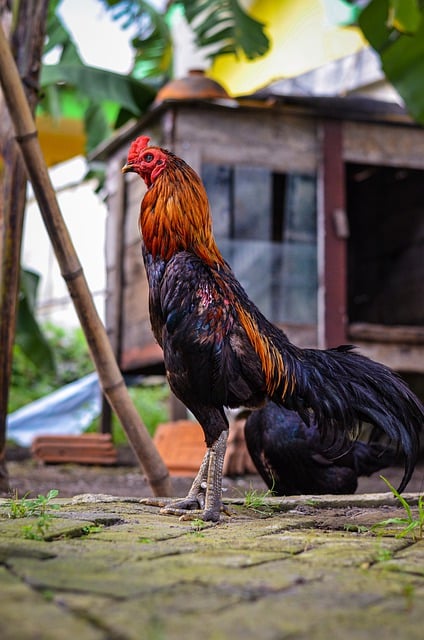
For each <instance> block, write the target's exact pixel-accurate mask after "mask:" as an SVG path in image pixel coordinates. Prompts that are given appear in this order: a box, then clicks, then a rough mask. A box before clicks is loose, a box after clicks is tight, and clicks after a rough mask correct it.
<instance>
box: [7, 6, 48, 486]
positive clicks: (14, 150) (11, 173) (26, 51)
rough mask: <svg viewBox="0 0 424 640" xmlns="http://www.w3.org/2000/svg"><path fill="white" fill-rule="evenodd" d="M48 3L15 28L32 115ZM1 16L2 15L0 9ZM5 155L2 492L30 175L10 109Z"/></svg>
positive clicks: (24, 14)
mask: <svg viewBox="0 0 424 640" xmlns="http://www.w3.org/2000/svg"><path fill="white" fill-rule="evenodd" d="M47 5H48V0H28V1H27V2H24V3H20V4H19V10H18V16H17V21H16V26H15V28H14V31H13V34H12V41H13V48H14V53H15V58H16V60H17V66H18V68H19V73H20V75H21V76H22V78H24V79H25V81H26V87H25V93H26V96H27V100H28V104H29V108H30V110H31V112H32V113H34V111H35V107H36V104H37V101H38V100H37V98H38V96H37V91H36V88H37V86H38V74H39V70H40V66H41V62H40V60H41V54H42V50H43V46H44V31H45V24H46V16H47ZM0 14H1V15H0V17H3V13H2V11H1V10H0ZM0 114H1V115H0V117H1V122H0V155H1V156H2V157H3V161H4V170H3V172H2V177H1V178H0V192H1V194H2V196H3V198H1V196H0V200H2V203H0V208H1V207H3V210H2V212H1V211H0V219H1V217H2V213H3V216H4V219H3V229H1V226H2V225H1V224H0V234H1V238H0V353H1V358H0V490H1V491H7V490H8V488H9V478H8V472H7V466H6V417H7V408H8V403H9V387H10V378H11V374H12V354H13V343H14V339H15V327H16V313H17V307H18V304H17V301H18V292H19V279H20V278H19V276H20V267H21V244H22V230H23V225H24V213H25V204H26V186H27V173H26V169H25V165H24V164H23V162H22V159H21V154H20V151H19V147H18V145H17V144H16V142H15V140H14V137H13V126H12V123H11V119H10V117H9V114H8V112H7V109H6V104H4V105H3V102H2V105H1V108H0Z"/></svg>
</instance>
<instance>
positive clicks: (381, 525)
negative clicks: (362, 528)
mask: <svg viewBox="0 0 424 640" xmlns="http://www.w3.org/2000/svg"><path fill="white" fill-rule="evenodd" d="M380 478H381V479H382V480H383V481H384V482H385V483H386V485H387V486H388V487H389V489H390V491H391V492H392V493H393V495H394V496H395V498H397V499H398V500H399V502H400V503H401V505H402V507H403V508H404V510H405V512H406V516H405V517H404V518H388V519H387V520H382V521H381V522H377V523H376V524H375V525H374V526H373V527H372V530H375V531H380V530H381V529H387V527H389V526H392V525H395V526H401V527H402V529H401V531H400V532H399V533H397V534H396V536H395V537H396V538H404V537H405V536H407V535H409V534H412V538H413V539H414V540H421V539H422V537H423V531H424V496H420V497H419V499H418V514H417V517H415V516H414V513H413V511H412V508H411V506H410V505H409V503H408V501H407V500H405V498H404V497H403V496H401V495H400V493H399V492H398V491H397V490H396V489H395V488H394V487H393V486H392V485H391V484H390V482H389V481H388V480H387V479H386V478H384V476H380Z"/></svg>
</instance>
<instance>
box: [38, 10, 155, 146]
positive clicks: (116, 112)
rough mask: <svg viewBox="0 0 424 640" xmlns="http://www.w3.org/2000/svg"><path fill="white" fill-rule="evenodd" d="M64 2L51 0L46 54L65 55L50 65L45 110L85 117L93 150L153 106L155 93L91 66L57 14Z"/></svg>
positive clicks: (45, 71)
mask: <svg viewBox="0 0 424 640" xmlns="http://www.w3.org/2000/svg"><path fill="white" fill-rule="evenodd" d="M59 4H60V0H51V2H50V3H49V12H48V18H47V41H46V45H45V48H44V53H45V54H46V53H49V52H50V51H52V50H53V49H54V50H55V51H56V52H58V53H59V60H58V62H57V63H56V64H49V65H46V64H44V65H43V67H42V70H41V77H40V84H41V88H42V92H41V100H40V104H39V112H41V113H48V114H50V115H51V116H53V117H54V118H59V117H60V116H67V117H74V118H76V119H83V120H84V125H85V130H86V134H87V149H86V151H87V153H89V152H90V151H92V150H93V149H94V148H95V147H96V146H97V145H98V144H99V143H100V142H102V141H103V140H105V139H106V138H108V137H109V136H110V135H111V133H112V131H113V130H114V128H115V127H116V126H120V125H122V124H124V123H125V122H126V121H127V120H129V119H130V118H134V117H136V118H139V117H140V116H141V115H142V114H143V113H144V112H145V110H146V109H147V107H148V106H149V105H150V103H151V102H152V100H153V99H154V96H155V93H156V92H155V91H154V90H153V89H152V88H151V87H149V86H148V85H147V84H143V83H142V82H140V81H139V80H137V79H136V78H134V77H132V76H127V75H121V74H119V73H114V72H112V71H107V70H105V69H99V68H97V67H90V66H88V65H85V64H84V62H83V60H82V59H81V57H80V55H79V52H78V47H77V44H76V43H75V42H74V40H73V38H72V36H71V34H70V33H69V32H68V31H67V29H66V28H65V26H64V24H63V23H62V22H61V20H60V17H59V15H58V13H57V7H58V6H59Z"/></svg>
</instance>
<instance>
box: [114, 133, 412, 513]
mask: <svg viewBox="0 0 424 640" xmlns="http://www.w3.org/2000/svg"><path fill="white" fill-rule="evenodd" d="M122 171H123V172H124V173H126V172H135V173H137V174H138V175H139V176H140V177H141V178H142V179H143V180H144V182H145V184H146V186H147V191H146V193H145V195H144V197H143V200H142V202H141V209H140V218H139V227H140V232H141V236H142V250H143V260H144V265H145V268H146V273H147V278H148V283H149V310H150V320H151V326H152V330H153V333H154V336H155V338H156V340H157V341H158V343H159V344H160V345H161V347H162V349H163V354H164V363H165V368H166V373H167V379H168V382H169V385H170V387H171V389H172V391H173V393H174V394H175V395H176V396H177V397H178V398H179V399H180V400H181V401H182V402H183V403H184V404H185V405H186V407H187V408H188V409H190V411H191V412H192V413H193V414H194V416H195V417H196V418H197V420H198V421H199V423H200V425H201V427H202V429H203V432H204V436H205V442H206V453H205V456H204V458H203V461H202V463H201V465H200V469H199V472H198V474H197V475H196V477H195V479H194V481H193V484H192V486H191V488H190V491H189V492H188V495H187V496H186V497H185V498H183V499H180V500H176V501H173V502H172V503H171V504H167V505H166V506H165V507H164V508H163V511H164V512H166V513H172V514H178V515H182V516H187V514H188V512H189V511H192V510H194V513H193V514H192V515H193V516H195V517H201V518H202V519H203V520H205V521H212V522H217V521H219V519H220V512H221V507H222V495H221V494H222V467H223V462H224V455H225V450H226V443H227V435H228V422H227V418H226V415H225V412H224V407H240V406H244V407H247V408H249V407H250V408H255V407H260V406H262V405H263V404H264V403H265V402H267V401H268V400H273V401H274V402H276V403H277V404H279V405H283V406H285V407H287V408H289V409H294V410H296V411H297V412H298V413H299V415H300V416H301V418H302V419H303V420H304V421H305V422H306V423H308V422H309V419H310V416H313V417H314V419H315V421H316V423H317V425H318V428H319V429H320V431H321V433H322V434H323V437H325V438H327V437H330V436H332V435H333V434H335V437H336V439H339V435H338V433H339V432H350V431H355V428H356V426H357V424H358V423H361V422H362V421H364V422H369V423H371V424H373V425H375V427H376V428H378V429H380V430H382V431H383V432H385V433H386V435H387V436H388V437H389V438H390V439H391V440H393V441H394V442H396V443H397V444H398V445H400V446H401V447H402V449H403V451H404V454H405V472H404V476H403V479H402V482H401V485H400V487H399V490H400V491H402V490H403V489H404V488H405V486H406V484H407V482H408V481H409V479H410V477H411V474H412V472H413V469H414V465H415V463H416V459H417V454H418V437H419V430H420V427H421V424H422V422H423V420H424V407H423V405H422V404H421V402H420V401H419V400H418V398H417V397H416V396H415V395H414V394H413V393H412V392H411V391H410V389H409V388H408V387H407V386H406V385H405V384H404V383H403V382H402V380H401V379H400V378H399V377H398V376H397V375H396V374H395V373H393V372H392V371H391V370H390V369H388V368H387V367H385V366H383V365H381V364H378V363H376V362H373V361H371V360H369V359H367V358H365V357H363V356H361V355H359V354H358V353H356V352H355V351H354V350H353V348H352V347H351V346H341V347H338V348H336V349H328V350H322V351H321V350H315V349H301V348H299V347H297V346H296V345H294V344H293V343H291V342H290V341H289V339H288V338H287V336H286V335H285V333H283V331H281V330H280V329H279V328H278V327H276V326H275V325H273V324H272V323H271V322H269V321H268V320H267V319H266V318H265V316H264V315H263V314H262V313H261V312H260V311H259V309H258V308H257V307H256V306H255V305H254V304H253V302H252V301H251V300H250V299H249V298H248V296H247V294H246V292H245V291H244V290H243V288H242V286H241V285H240V283H239V282H238V281H237V279H236V277H235V275H234V273H233V272H232V270H231V268H230V267H229V265H228V264H227V263H226V262H225V260H224V258H223V257H222V255H221V253H220V251H219V249H218V247H217V245H216V242H215V239H214V236H213V233H212V220H211V214H210V209H209V203H208V198H207V195H206V191H205V188H204V186H203V184H202V181H201V180H200V178H199V176H198V175H197V174H196V172H195V171H194V170H193V169H192V168H191V167H190V166H189V165H188V164H187V163H186V162H184V160H182V159H181V158H179V157H177V156H176V155H174V154H173V153H171V152H170V151H167V150H165V149H162V148H160V147H157V146H149V138H148V137H146V136H140V137H138V138H137V139H136V140H135V141H134V142H133V143H132V144H131V147H130V149H129V153H128V159H127V163H126V164H125V166H124V167H123V168H122ZM189 517H190V516H189Z"/></svg>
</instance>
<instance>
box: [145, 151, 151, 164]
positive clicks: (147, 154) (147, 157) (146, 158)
mask: <svg viewBox="0 0 424 640" xmlns="http://www.w3.org/2000/svg"><path fill="white" fill-rule="evenodd" d="M144 160H145V161H146V162H151V161H152V160H153V153H146V155H145V156H144Z"/></svg>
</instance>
